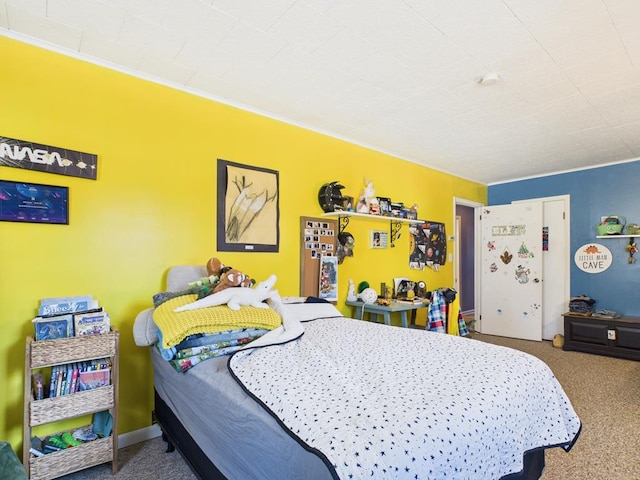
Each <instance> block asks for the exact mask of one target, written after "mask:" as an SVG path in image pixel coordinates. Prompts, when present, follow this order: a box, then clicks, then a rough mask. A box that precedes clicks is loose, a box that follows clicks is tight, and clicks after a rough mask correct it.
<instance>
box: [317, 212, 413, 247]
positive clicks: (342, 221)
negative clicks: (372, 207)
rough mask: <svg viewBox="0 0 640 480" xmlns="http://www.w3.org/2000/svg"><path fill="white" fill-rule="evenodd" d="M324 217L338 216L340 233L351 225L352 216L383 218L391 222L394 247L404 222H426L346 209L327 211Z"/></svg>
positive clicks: (390, 228)
mask: <svg viewBox="0 0 640 480" xmlns="http://www.w3.org/2000/svg"><path fill="white" fill-rule="evenodd" d="M322 216H323V217H333V218H336V217H337V218H338V231H339V233H342V232H344V230H345V229H346V228H347V225H349V219H350V217H358V218H367V219H369V220H383V221H387V222H389V233H390V236H391V246H392V247H394V246H395V245H394V242H395V241H396V240H397V239H398V238H399V237H400V230H401V229H402V224H403V223H408V224H409V225H412V224H413V225H420V224H421V223H424V220H411V219H408V218H399V217H387V216H384V215H371V214H369V213H358V212H347V211H344V210H338V211H336V212H325V213H323V214H322Z"/></svg>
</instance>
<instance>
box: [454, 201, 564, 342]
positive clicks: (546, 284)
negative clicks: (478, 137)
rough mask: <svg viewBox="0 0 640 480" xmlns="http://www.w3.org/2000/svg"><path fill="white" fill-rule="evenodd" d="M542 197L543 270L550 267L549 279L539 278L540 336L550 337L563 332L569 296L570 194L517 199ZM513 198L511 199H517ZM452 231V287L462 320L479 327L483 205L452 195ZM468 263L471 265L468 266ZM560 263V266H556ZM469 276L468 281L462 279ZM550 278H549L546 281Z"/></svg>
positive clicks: (480, 325)
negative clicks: (468, 216)
mask: <svg viewBox="0 0 640 480" xmlns="http://www.w3.org/2000/svg"><path fill="white" fill-rule="evenodd" d="M528 201H542V202H543V215H544V218H545V221H544V222H543V223H544V224H545V230H546V231H548V232H550V233H552V234H551V235H550V236H549V237H547V239H546V241H548V242H549V244H548V250H545V253H544V259H543V271H544V270H545V267H546V270H547V271H550V270H551V268H550V265H553V272H554V276H553V279H547V280H548V281H543V290H542V309H543V311H542V339H543V340H551V339H553V336H554V335H555V334H557V333H560V334H562V333H564V326H563V323H562V313H564V312H565V311H566V310H567V309H568V300H569V297H570V285H571V277H570V271H571V270H570V269H571V253H570V251H571V246H570V225H571V221H570V206H571V205H570V203H571V197H570V195H558V196H553V197H544V198H538V199H530V200H520V202H528ZM517 202H518V201H514V202H513V203H517ZM453 203H454V205H453V211H454V215H453V225H454V226H455V232H454V242H455V244H454V246H455V248H454V255H453V257H454V258H453V261H454V288H456V290H457V291H458V292H459V293H460V310H461V312H462V314H463V315H464V316H465V320H467V319H474V320H475V324H474V329H475V330H477V331H480V332H481V331H482V319H481V318H480V311H481V288H482V284H481V281H480V273H481V254H482V246H481V245H480V243H481V232H480V231H479V229H480V213H481V208H480V207H483V206H484V205H483V204H481V203H478V202H474V201H471V200H467V199H463V198H456V197H454V199H453ZM469 209H471V210H473V212H474V213H473V222H471V225H470V226H469V225H467V224H466V223H465V221H464V220H463V218H464V216H465V214H466V213H467V212H468V211H469ZM458 217H461V218H460V221H458ZM469 264H470V265H471V266H470V267H469ZM558 267H560V268H558ZM469 278H471V279H472V280H473V281H471V282H463V281H462V279H469ZM549 280H553V281H549Z"/></svg>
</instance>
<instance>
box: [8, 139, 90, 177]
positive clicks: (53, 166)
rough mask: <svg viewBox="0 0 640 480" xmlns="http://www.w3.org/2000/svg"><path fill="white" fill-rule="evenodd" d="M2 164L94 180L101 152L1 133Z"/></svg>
mask: <svg viewBox="0 0 640 480" xmlns="http://www.w3.org/2000/svg"><path fill="white" fill-rule="evenodd" d="M0 166H5V167H15V168H26V169H28V170H38V171H41V172H47V173H57V174H59V175H69V176H71V177H81V178H89V179H91V180H95V179H96V176H97V174H98V156H97V155H93V154H91V153H83V152H77V151H75V150H68V149H66V148H59V147H51V146H48V145H40V144H39V143H33V142H25V141H23V140H16V139H13V138H7V137H0Z"/></svg>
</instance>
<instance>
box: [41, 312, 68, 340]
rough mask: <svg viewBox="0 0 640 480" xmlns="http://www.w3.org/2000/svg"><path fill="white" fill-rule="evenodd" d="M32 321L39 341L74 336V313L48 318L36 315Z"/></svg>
mask: <svg viewBox="0 0 640 480" xmlns="http://www.w3.org/2000/svg"><path fill="white" fill-rule="evenodd" d="M32 322H33V328H34V332H35V338H36V340H37V341H41V340H55V339H57V338H66V337H72V336H73V333H74V323H73V315H70V314H68V315H58V316H56V317H48V318H42V317H36V318H34V319H33V320H32Z"/></svg>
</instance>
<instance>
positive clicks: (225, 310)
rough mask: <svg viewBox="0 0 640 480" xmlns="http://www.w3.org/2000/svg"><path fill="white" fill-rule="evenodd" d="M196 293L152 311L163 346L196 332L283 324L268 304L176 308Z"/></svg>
mask: <svg viewBox="0 0 640 480" xmlns="http://www.w3.org/2000/svg"><path fill="white" fill-rule="evenodd" d="M196 297H197V296H196V295H182V296H180V297H175V298H172V299H170V300H167V301H166V302H164V303H163V304H162V305H160V306H159V307H158V308H156V309H155V310H154V312H153V321H154V323H155V324H156V325H157V326H158V328H159V329H160V331H161V332H162V347H163V348H169V347H172V346H174V345H177V344H178V343H180V342H181V341H182V340H184V339H185V338H186V337H188V336H189V335H193V334H195V333H217V332H222V331H225V330H236V329H238V328H263V329H265V330H273V329H274V328H277V327H279V326H280V325H281V324H282V318H281V317H280V315H278V313H277V312H276V311H275V310H273V309H271V308H257V307H251V306H243V307H241V308H240V310H231V309H230V308H229V307H228V306H227V305H219V306H216V307H206V308H199V309H197V310H185V311H183V312H175V311H174V310H175V309H176V308H178V307H182V306H183V305H186V304H188V303H191V302H193V301H195V300H196Z"/></svg>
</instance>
